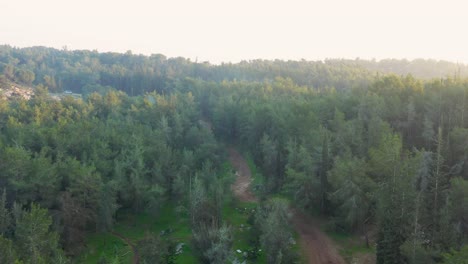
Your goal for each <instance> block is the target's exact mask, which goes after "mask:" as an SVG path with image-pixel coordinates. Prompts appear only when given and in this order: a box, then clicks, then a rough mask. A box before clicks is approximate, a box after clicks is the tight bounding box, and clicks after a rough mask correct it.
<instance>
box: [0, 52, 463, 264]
mask: <svg viewBox="0 0 468 264" xmlns="http://www.w3.org/2000/svg"><path fill="white" fill-rule="evenodd" d="M392 73H396V74H392ZM407 73H411V75H406V74H407ZM467 73H468V69H467V66H465V65H457V64H453V63H448V62H437V61H426V60H415V61H405V60H401V61H398V60H384V61H379V62H376V61H363V60H326V61H323V62H309V61H263V60H258V61H250V62H241V63H237V64H221V65H211V64H209V63H197V62H191V61H189V60H186V59H183V58H173V59H168V58H166V57H164V56H163V55H152V56H142V55H133V54H131V52H128V53H126V54H118V53H98V52H95V51H67V50H56V49H51V48H44V47H34V48H24V49H18V48H12V47H9V46H1V47H0V74H1V75H0V83H1V84H2V85H3V86H8V85H9V84H11V83H20V84H22V85H26V86H31V87H34V89H35V94H34V96H33V98H32V99H31V100H25V99H11V100H6V99H0V161H1V162H0V187H1V189H0V194H1V195H2V196H1V197H0V198H1V199H0V263H15V261H22V262H21V263H70V262H72V263H79V261H80V258H79V256H80V254H81V253H82V252H83V251H86V237H87V236H88V235H89V234H92V233H95V232H106V231H111V230H113V228H114V225H115V223H116V221H118V219H117V216H118V215H119V213H120V212H127V213H128V212H131V213H133V214H139V213H142V212H145V213H148V214H150V215H151V217H154V218H158V217H161V214H160V213H161V210H162V208H163V207H164V206H166V205H173V206H174V207H177V208H178V210H179V211H180V212H185V214H187V215H188V216H189V223H190V224H189V225H190V232H191V241H192V242H191V246H192V249H193V252H194V255H195V256H196V259H197V261H199V262H200V263H235V262H234V261H237V260H241V259H238V258H239V257H238V256H236V255H234V253H233V243H235V241H233V234H234V235H235V232H236V229H235V228H233V227H232V226H231V225H230V222H229V219H225V218H224V217H223V213H224V211H225V210H226V208H225V204H226V203H225V200H226V199H229V197H230V191H229V186H230V184H231V183H232V180H233V178H234V175H233V173H230V172H229V171H228V172H227V173H226V170H225V169H223V163H224V161H225V160H226V151H225V148H226V146H227V145H233V146H238V147H239V148H241V149H242V150H243V151H245V152H246V153H249V154H250V155H251V157H252V160H253V162H254V163H255V164H256V166H257V167H258V170H259V172H258V173H259V174H261V175H263V177H261V178H262V179H263V180H262V181H261V182H260V183H258V184H257V185H258V186H256V190H257V193H258V196H259V203H258V206H256V209H255V210H252V212H249V214H251V215H250V216H249V217H250V218H251V221H250V225H251V226H250V227H251V228H250V229H249V232H246V233H245V236H249V247H251V248H255V249H259V248H260V249H263V250H264V251H263V252H265V253H263V254H265V256H264V259H265V261H266V263H295V262H297V261H299V258H298V256H297V254H296V253H295V252H294V247H293V246H291V245H290V243H288V242H287V241H289V239H291V238H292V237H293V236H292V233H291V230H290V229H289V228H288V204H287V202H286V201H291V203H292V204H294V205H295V206H296V207H297V208H298V209H300V210H303V211H304V212H306V213H311V212H320V214H321V215H322V216H323V217H325V219H327V221H328V223H329V224H328V228H329V229H330V230H333V231H337V232H347V233H352V234H358V235H360V236H362V237H364V238H365V242H366V244H367V246H368V247H370V248H374V247H375V255H376V261H377V263H379V264H399V263H411V264H413V263H414V264H415V263H426V264H430V263H463V262H457V260H460V259H463V256H466V254H467V253H466V252H467V246H466V242H467V240H468V120H467V119H468V116H466V115H467V114H468V105H467V102H466V101H467V100H468V98H467V97H468V96H467V92H468V79H465V78H464V76H466V75H467ZM47 89H48V90H47ZM65 90H71V91H73V92H76V93H82V94H83V95H84V96H83V98H81V99H76V98H74V97H71V96H65V97H64V98H63V99H61V100H57V99H52V98H51V97H50V96H49V94H48V91H49V92H61V91H65ZM182 214H183V213H182ZM247 233H248V234H247ZM44 241H47V243H45V242H44ZM285 241H286V242H285ZM363 243H364V242H363ZM138 245H139V247H140V248H141V249H142V250H141V258H142V261H146V263H172V262H170V261H173V257H174V255H173V254H172V253H171V252H173V245H172V244H171V241H169V240H168V239H165V238H164V237H163V236H159V235H157V234H152V235H149V236H147V237H145V239H142V240H141V241H139V242H138ZM249 252H250V251H249ZM255 252H260V251H258V250H256V251H255ZM249 256H250V255H249ZM252 256H253V257H252V258H249V259H248V261H249V263H250V262H252V263H261V262H255V261H260V259H262V257H261V256H259V257H258V258H257V255H252ZM246 258H247V257H246ZM100 261H101V262H100V263H115V261H119V260H118V258H116V259H110V257H109V256H104V257H103V258H102V259H101V260H100ZM111 261H114V262H111Z"/></svg>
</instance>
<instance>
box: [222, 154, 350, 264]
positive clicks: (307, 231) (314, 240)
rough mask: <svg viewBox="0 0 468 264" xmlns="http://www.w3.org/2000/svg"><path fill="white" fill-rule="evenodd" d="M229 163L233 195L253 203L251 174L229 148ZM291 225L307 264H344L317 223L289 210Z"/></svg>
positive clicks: (243, 161)
mask: <svg viewBox="0 0 468 264" xmlns="http://www.w3.org/2000/svg"><path fill="white" fill-rule="evenodd" d="M228 151H229V161H230V162H231V164H232V166H233V167H234V168H235V169H236V175H237V178H236V181H235V182H234V184H233V185H232V186H231V189H232V191H233V192H234V195H235V196H236V197H237V198H238V199H239V200H241V201H243V202H255V201H257V199H256V198H255V196H254V194H253V193H252V191H251V190H250V184H251V182H252V174H251V172H250V169H249V166H248V165H247V162H246V161H245V159H244V158H243V157H242V155H240V154H239V152H237V151H236V150H235V149H234V148H229V150H228ZM291 214H292V224H293V225H294V229H295V230H296V232H297V233H298V234H299V238H300V240H299V244H300V245H301V249H302V251H303V254H304V255H305V256H307V259H308V261H307V263H309V264H345V263H346V262H345V261H344V259H343V258H342V257H341V256H340V255H339V254H338V250H337V249H336V246H335V245H334V243H333V242H332V241H331V240H330V238H328V237H327V235H326V234H324V233H323V232H322V231H320V229H319V228H318V225H317V223H316V222H315V221H314V220H313V219H311V218H310V217H308V216H306V215H305V214H303V213H301V212H299V211H298V210H296V209H291Z"/></svg>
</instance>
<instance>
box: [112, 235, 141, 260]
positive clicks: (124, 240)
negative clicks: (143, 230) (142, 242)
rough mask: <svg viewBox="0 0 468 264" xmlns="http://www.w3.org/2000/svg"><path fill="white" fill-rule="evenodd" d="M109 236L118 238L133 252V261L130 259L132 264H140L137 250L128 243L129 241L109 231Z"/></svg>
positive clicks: (130, 242)
mask: <svg viewBox="0 0 468 264" xmlns="http://www.w3.org/2000/svg"><path fill="white" fill-rule="evenodd" d="M111 234H112V235H114V236H116V237H118V238H120V239H121V240H122V241H123V242H125V243H126V244H127V245H128V246H129V247H130V248H131V249H132V251H133V259H132V264H138V263H140V255H139V254H138V250H137V249H136V247H135V245H134V244H133V243H132V241H130V239H128V238H126V237H124V236H122V235H121V234H119V233H117V232H114V231H111Z"/></svg>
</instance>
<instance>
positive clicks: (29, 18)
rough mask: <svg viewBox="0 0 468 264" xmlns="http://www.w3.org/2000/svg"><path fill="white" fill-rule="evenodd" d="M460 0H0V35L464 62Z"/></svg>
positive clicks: (229, 55)
mask: <svg viewBox="0 0 468 264" xmlns="http://www.w3.org/2000/svg"><path fill="white" fill-rule="evenodd" d="M463 2H466V1H464V0H440V1H433V0H386V1H380V0H322V1H316V0H308V1H306V0H287V1H286V0H284V1H275V0H230V1H225V0H166V1H160V0H152V1H151V0H131V1H119V0H81V1H76V0H75V1H70V0H40V1H39V0H0V10H1V14H0V44H10V45H12V46H18V47H25V46H36V45H41V46H51V47H56V48H62V47H63V46H67V47H68V48H69V49H91V50H94V49H97V50H98V51H118V52H125V51H127V50H132V51H133V53H143V54H151V53H162V54H164V55H166V56H169V57H174V56H183V57H188V58H191V59H192V60H195V58H198V60H199V61H205V60H209V61H211V62H214V63H218V62H220V61H233V62H237V61H239V60H242V59H246V60H248V59H256V58H263V59H275V58H279V59H308V60H316V59H325V58H356V57H360V58H376V59H382V58H409V59H413V58H420V57H422V58H434V59H446V60H452V61H459V62H468V13H467V12H468V11H467V10H468V8H467V7H468V6H467V5H468V3H466V4H464V3H463Z"/></svg>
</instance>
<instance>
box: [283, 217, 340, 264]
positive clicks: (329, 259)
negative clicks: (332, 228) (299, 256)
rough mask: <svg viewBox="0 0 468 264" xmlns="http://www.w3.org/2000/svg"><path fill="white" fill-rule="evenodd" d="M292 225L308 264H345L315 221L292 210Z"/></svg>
mask: <svg viewBox="0 0 468 264" xmlns="http://www.w3.org/2000/svg"><path fill="white" fill-rule="evenodd" d="M291 213H292V223H293V225H294V229H295V230H296V232H297V233H298V234H299V237H300V241H299V244H300V245H301V248H302V251H303V253H304V254H305V255H306V256H307V259H308V260H309V261H308V263H309V264H345V263H346V262H345V261H344V259H343V258H342V257H341V256H340V254H338V250H337V249H336V246H335V245H334V243H333V241H331V239H330V238H328V236H327V235H326V234H324V233H323V232H322V231H321V230H320V229H319V228H318V227H317V226H318V225H317V224H316V223H315V221H314V220H313V219H312V218H310V217H308V216H306V215H305V214H303V213H301V212H300V211H298V210H297V209H292V210H291Z"/></svg>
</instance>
